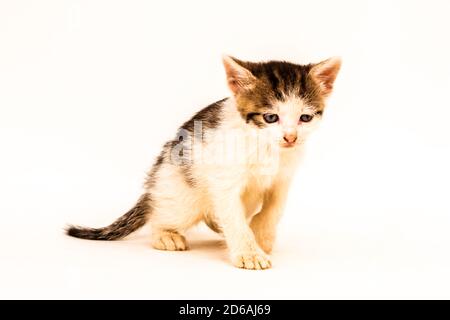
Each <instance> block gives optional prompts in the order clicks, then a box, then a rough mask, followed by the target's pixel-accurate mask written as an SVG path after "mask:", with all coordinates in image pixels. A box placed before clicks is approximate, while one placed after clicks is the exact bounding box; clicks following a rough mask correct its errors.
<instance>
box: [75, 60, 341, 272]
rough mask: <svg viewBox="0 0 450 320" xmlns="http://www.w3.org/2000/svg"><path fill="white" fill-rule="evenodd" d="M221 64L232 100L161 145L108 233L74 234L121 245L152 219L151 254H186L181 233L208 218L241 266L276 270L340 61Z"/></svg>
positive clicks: (197, 118)
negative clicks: (296, 185) (137, 192)
mask: <svg viewBox="0 0 450 320" xmlns="http://www.w3.org/2000/svg"><path fill="white" fill-rule="evenodd" d="M223 63H224V66H225V71H226V75H227V81H228V86H229V88H230V90H231V93H232V96H231V97H230V98H226V99H223V100H221V101H218V102H216V103H213V104H212V105H210V106H208V107H206V108H204V109H203V110H201V111H200V112H198V113H197V114H196V115H194V116H193V117H192V118H191V119H190V120H189V121H187V122H186V123H184V124H183V125H182V126H181V128H180V130H179V132H178V134H177V136H176V137H175V139H174V140H172V141H169V142H167V143H166V144H165V145H164V148H163V150H162V152H161V154H160V155H159V157H158V159H157V160H156V162H155V164H154V165H153V167H152V169H151V171H150V173H149V174H148V178H147V181H146V183H145V193H144V195H142V196H141V198H140V199H139V201H138V202H137V204H136V205H135V206H134V207H133V208H132V209H131V210H130V211H128V212H127V213H125V214H124V215H123V216H122V217H120V218H119V219H118V220H116V221H115V222H114V223H112V224H111V225H110V226H108V227H104V228H97V229H91V228H82V227H73V226H72V227H70V228H69V229H68V230H67V233H68V234H69V235H70V236H74V237H78V238H83V239H91V240H117V239H121V238H123V237H125V236H127V235H129V234H130V233H131V232H133V231H135V230H137V229H138V228H140V227H142V226H143V225H144V224H146V223H147V222H148V223H150V224H151V227H152V244H153V247H154V248H156V249H160V250H186V249H187V247H188V246H187V243H186V239H185V237H184V236H183V233H184V232H185V231H186V230H187V229H188V228H190V227H192V226H193V225H195V224H197V223H199V222H201V221H204V222H205V223H206V224H207V225H208V226H209V227H210V228H211V229H213V230H214V231H216V232H219V233H221V234H223V236H224V237H225V240H226V243H227V245H228V248H229V251H230V256H231V261H232V263H233V264H234V265H235V266H237V267H240V268H245V269H267V268H269V267H270V266H271V262H270V259H269V256H268V255H269V254H270V252H271V250H272V247H273V244H274V240H275V234H276V225H277V223H278V221H279V219H280V216H281V214H282V212H283V207H284V204H285V202H286V197H287V194H288V190H289V184H290V182H291V179H292V177H293V173H294V171H295V168H296V165H297V163H298V160H299V158H300V155H301V151H302V145H303V144H304V141H305V138H306V137H307V135H308V134H309V133H310V132H311V130H312V129H313V128H314V127H315V126H316V124H317V123H318V122H319V121H320V119H321V118H322V114H323V111H324V108H325V100H326V98H327V97H328V96H329V95H330V93H331V91H332V88H333V83H334V80H335V79H336V76H337V74H338V71H339V69H340V65H341V61H340V59H339V58H331V59H328V60H325V61H323V62H320V63H317V64H309V65H297V64H292V63H288V62H280V61H270V62H264V63H253V62H244V61H240V60H238V59H236V58H232V57H229V56H225V57H224V58H223Z"/></svg>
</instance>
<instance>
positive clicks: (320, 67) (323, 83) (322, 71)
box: [311, 57, 342, 97]
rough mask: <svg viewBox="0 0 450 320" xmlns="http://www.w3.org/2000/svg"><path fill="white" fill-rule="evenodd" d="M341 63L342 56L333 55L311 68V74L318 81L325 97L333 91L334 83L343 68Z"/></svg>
mask: <svg viewBox="0 0 450 320" xmlns="http://www.w3.org/2000/svg"><path fill="white" fill-rule="evenodd" d="M341 63H342V62H341V58H339V57H333V58H330V59H327V60H325V61H322V62H319V63H318V64H315V65H314V66H313V67H312V68H311V75H312V77H313V78H314V79H316V81H317V82H318V84H319V86H320V89H321V91H322V94H323V95H324V96H325V97H327V96H329V95H330V93H331V91H333V83H334V80H336V77H337V75H338V72H339V69H340V68H341Z"/></svg>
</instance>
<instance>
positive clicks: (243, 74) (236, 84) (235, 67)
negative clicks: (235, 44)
mask: <svg viewBox="0 0 450 320" xmlns="http://www.w3.org/2000/svg"><path fill="white" fill-rule="evenodd" d="M222 59H223V66H224V67H225V73H226V74H227V82H228V87H229V88H230V90H231V91H232V92H233V93H234V94H238V93H241V92H243V91H245V90H248V89H251V88H252V87H253V85H254V83H255V81H256V78H255V76H254V75H253V74H252V73H251V72H250V70H248V69H247V68H246V67H245V63H244V62H242V61H240V60H238V59H236V58H234V57H231V56H227V55H224V56H223V58H222Z"/></svg>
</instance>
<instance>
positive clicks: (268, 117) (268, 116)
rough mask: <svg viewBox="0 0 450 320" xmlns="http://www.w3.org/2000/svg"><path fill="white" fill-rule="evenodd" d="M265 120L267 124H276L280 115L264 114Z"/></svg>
mask: <svg viewBox="0 0 450 320" xmlns="http://www.w3.org/2000/svg"><path fill="white" fill-rule="evenodd" d="M263 118H264V121H266V122H267V123H274V122H277V121H278V115H277V114H275V113H265V114H263Z"/></svg>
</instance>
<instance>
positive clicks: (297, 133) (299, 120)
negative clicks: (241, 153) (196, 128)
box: [223, 56, 341, 148]
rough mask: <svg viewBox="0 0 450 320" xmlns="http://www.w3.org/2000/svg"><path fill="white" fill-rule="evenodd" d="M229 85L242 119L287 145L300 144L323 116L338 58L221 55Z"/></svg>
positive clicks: (288, 146)
mask: <svg viewBox="0 0 450 320" xmlns="http://www.w3.org/2000/svg"><path fill="white" fill-rule="evenodd" d="M223 63H224V66H225V71H226V75H227V81H228V86H229V88H230V90H231V92H232V93H233V95H234V97H235V100H236V103H237V107H238V110H239V112H240V113H241V115H242V117H243V118H244V119H245V121H246V122H247V123H248V124H249V125H252V126H254V127H255V128H260V129H263V130H271V131H272V132H275V133H276V136H277V138H276V139H277V142H279V143H280V145H281V146H282V147H285V148H290V147H294V146H297V145H299V144H301V143H302V142H303V141H304V139H305V138H306V136H307V135H308V133H309V132H311V130H312V129H313V128H314V127H315V126H316V125H317V123H318V122H319V121H320V119H321V118H322V114H323V111H324V108H325V100H326V98H327V97H328V96H329V95H330V93H331V91H332V89H333V83H334V80H335V79H336V76H337V74H338V72H339V69H340V66H341V60H340V59H339V58H331V59H328V60H325V61H322V62H320V63H317V64H309V65H297V64H293V63H288V62H281V61H269V62H263V63H254V62H244V61H241V60H238V59H236V58H233V57H230V56H224V58H223Z"/></svg>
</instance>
